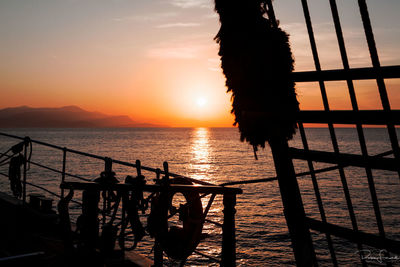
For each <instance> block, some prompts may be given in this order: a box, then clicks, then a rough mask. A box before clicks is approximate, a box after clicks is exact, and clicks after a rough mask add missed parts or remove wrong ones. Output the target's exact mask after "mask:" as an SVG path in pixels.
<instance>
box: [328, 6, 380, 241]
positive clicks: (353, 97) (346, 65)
mask: <svg viewBox="0 0 400 267" xmlns="http://www.w3.org/2000/svg"><path fill="white" fill-rule="evenodd" d="M329 3H330V6H331V11H332V17H333V21H334V25H335V30H336V37H337V40H338V44H339V48H340V55H341V58H342V64H343V68H344V69H345V70H349V68H350V66H349V61H348V58H347V52H346V47H345V43H344V38H343V32H342V27H341V25H340V18H339V12H338V10H337V5H336V0H329ZM346 82H347V87H348V90H349V94H350V99H351V105H352V107H353V110H355V111H358V103H357V98H356V93H355V90H354V84H353V81H352V80H350V79H347V81H346ZM356 127H357V134H358V140H359V143H360V148H361V153H362V155H363V156H364V157H366V158H367V157H368V150H367V145H366V142H365V136H364V131H363V128H362V126H361V124H360V123H357V124H356ZM365 172H366V175H367V180H368V187H369V191H370V194H371V200H372V205H373V208H374V213H375V218H376V223H377V226H378V230H379V235H380V236H381V237H382V238H385V230H384V226H383V221H382V216H381V212H380V208H379V202H378V198H377V195H376V189H375V183H374V178H373V175H372V171H371V168H370V167H369V166H365Z"/></svg>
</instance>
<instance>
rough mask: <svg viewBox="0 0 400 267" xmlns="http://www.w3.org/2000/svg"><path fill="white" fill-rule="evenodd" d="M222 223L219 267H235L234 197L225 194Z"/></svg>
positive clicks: (233, 195)
mask: <svg viewBox="0 0 400 267" xmlns="http://www.w3.org/2000/svg"><path fill="white" fill-rule="evenodd" d="M223 204H224V211H223V212H224V223H223V225H222V256H221V266H236V239H235V213H236V210H235V205H236V195H235V194H229V193H225V194H224V197H223Z"/></svg>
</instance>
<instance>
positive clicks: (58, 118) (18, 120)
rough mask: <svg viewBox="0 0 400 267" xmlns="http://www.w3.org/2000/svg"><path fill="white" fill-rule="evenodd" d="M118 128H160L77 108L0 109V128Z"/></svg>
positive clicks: (26, 107) (24, 107) (128, 118)
mask: <svg viewBox="0 0 400 267" xmlns="http://www.w3.org/2000/svg"><path fill="white" fill-rule="evenodd" d="M92 127H93V128H96V127H100V128H112V127H115V128H119V127H121V128H122V127H162V125H156V124H150V123H141V122H136V121H133V120H132V119H131V118H130V117H128V116H109V115H105V114H103V113H100V112H89V111H86V110H84V109H82V108H80V107H77V106H65V107H60V108H32V107H28V106H20V107H12V108H5V109H0V128H92Z"/></svg>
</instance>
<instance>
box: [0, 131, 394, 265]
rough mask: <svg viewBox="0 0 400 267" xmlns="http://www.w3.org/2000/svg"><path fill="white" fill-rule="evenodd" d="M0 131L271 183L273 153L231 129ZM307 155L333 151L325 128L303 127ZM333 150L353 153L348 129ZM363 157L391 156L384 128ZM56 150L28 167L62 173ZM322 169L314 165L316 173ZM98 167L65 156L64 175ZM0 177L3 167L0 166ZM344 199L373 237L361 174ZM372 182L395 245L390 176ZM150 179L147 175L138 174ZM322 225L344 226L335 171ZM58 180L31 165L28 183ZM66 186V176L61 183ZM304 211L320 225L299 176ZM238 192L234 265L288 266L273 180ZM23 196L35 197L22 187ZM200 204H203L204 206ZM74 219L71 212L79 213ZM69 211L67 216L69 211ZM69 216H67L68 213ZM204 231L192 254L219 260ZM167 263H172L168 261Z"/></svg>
mask: <svg viewBox="0 0 400 267" xmlns="http://www.w3.org/2000/svg"><path fill="white" fill-rule="evenodd" d="M1 132H6V133H10V134H15V135H18V136H30V137H31V138H32V139H36V140H40V141H44V142H48V143H52V144H56V145H59V146H65V147H68V148H71V149H76V150H80V151H85V152H89V153H93V154H98V155H101V156H108V157H111V158H113V159H118V160H122V161H128V162H135V160H136V159H140V160H141V163H142V165H145V166H149V167H153V168H162V163H163V162H164V161H167V162H168V163H169V167H170V171H171V172H174V173H178V174H182V175H185V176H190V177H193V178H196V179H200V180H203V181H207V182H211V183H214V184H220V183H224V182H230V181H238V180H248V179H256V178H266V177H273V176H274V175H275V170H274V165H273V161H272V155H271V152H270V150H269V149H268V148H266V149H265V150H261V151H259V153H258V156H259V160H255V159H254V156H253V150H252V148H251V147H250V146H249V145H247V144H246V143H241V142H240V141H239V134H238V132H237V129H233V128H211V129H208V128H193V129H192V128H168V129H154V128H151V129H3V130H1ZM306 132H307V137H308V140H309V145H310V148H311V149H314V150H325V151H333V149H332V145H331V142H330V138H329V132H328V130H327V129H307V130H306ZM336 133H337V136H338V141H339V146H340V150H341V151H342V152H348V153H355V154H360V153H361V152H360V149H359V144H358V139H357V133H356V130H355V129H337V132H336ZM365 134H366V140H367V146H368V151H369V154H371V155H374V154H378V153H382V152H385V151H388V150H390V149H391V148H390V143H389V139H388V135H387V132H386V130H385V129H366V130H365ZM15 143H16V141H15V140H12V139H9V138H4V137H0V151H1V152H4V151H5V150H7V148H9V147H10V146H11V145H12V144H15ZM291 145H292V146H294V147H302V145H301V142H300V140H299V135H297V136H296V138H295V139H294V140H293V141H291ZM61 160H62V152H61V151H58V150H54V149H51V148H46V147H43V146H40V145H36V144H34V145H33V153H32V161H34V162H38V163H41V164H45V165H47V166H50V167H52V168H55V169H59V170H61ZM326 166H329V165H327V164H315V168H316V169H318V168H323V167H326ZM306 167H307V166H306V163H305V162H302V161H295V168H296V170H297V171H307V168H306ZM113 168H114V171H115V172H116V173H117V177H118V178H119V179H120V180H121V181H123V179H124V178H125V177H126V175H135V172H136V171H135V169H132V168H128V167H121V166H117V165H114V166H113ZM103 169H104V165H103V162H101V161H99V160H96V159H90V158H86V157H83V156H77V155H73V154H68V155H67V169H66V171H67V172H68V173H72V174H76V175H80V176H83V177H86V178H90V179H92V178H96V177H98V176H99V174H100V172H101V171H102V170H103ZM0 171H1V172H6V171H7V166H2V167H0ZM345 174H346V177H347V179H348V183H349V188H350V194H351V197H352V201H353V205H354V208H355V212H356V216H357V221H358V223H359V228H360V229H361V230H362V231H365V232H368V233H377V232H378V230H377V229H378V228H377V226H376V220H375V216H374V212H373V209H372V203H371V198H370V194H369V189H368V183H367V178H366V175H365V170H363V169H361V168H346V169H345ZM373 174H374V179H375V183H376V190H377V195H378V200H379V204H380V207H381V212H382V217H383V221H384V227H385V230H386V233H387V236H388V237H389V238H393V239H396V240H399V239H400V229H399V228H398V225H400V216H399V215H400V214H399V213H400V212H399V207H400V194H399V193H398V192H399V190H400V183H399V177H398V176H397V173H393V172H386V171H374V172H373ZM145 175H146V178H147V179H148V180H149V181H151V180H152V179H154V178H155V176H154V174H151V173H145ZM317 177H318V182H319V187H320V191H321V196H322V199H323V204H324V208H325V211H326V214H327V220H328V222H331V223H335V224H338V225H341V226H345V227H349V228H351V222H350V219H349V215H348V212H347V208H346V203H345V200H344V194H343V190H342V187H341V183H340V179H339V176H338V171H331V172H327V173H323V174H319V175H318V176H317ZM60 179H61V175H60V174H55V173H53V172H50V171H47V170H44V169H42V168H39V167H37V166H33V165H32V166H31V168H30V170H29V172H28V181H29V182H33V183H36V184H39V185H42V186H44V187H46V188H48V189H49V190H51V191H55V192H59V189H58V186H59V183H60ZM68 179H69V180H73V179H72V178H68ZM299 184H300V189H301V192H302V197H303V202H304V205H305V210H306V213H307V215H308V216H310V217H313V218H316V219H320V215H319V212H318V207H317V203H316V200H315V196H314V193H313V187H312V183H311V179H310V177H308V176H307V177H304V178H299ZM0 187H1V189H2V191H7V190H8V181H7V179H6V178H5V177H2V178H1V177H0ZM238 187H240V188H242V189H243V194H242V195H239V196H238V199H237V206H236V209H237V214H236V226H237V235H236V238H237V259H238V260H237V262H238V264H239V265H241V266H274V265H293V264H294V258H293V255H292V249H291V247H290V238H289V235H288V231H287V228H286V223H285V220H284V217H283V212H282V204H281V199H280V193H279V187H278V185H277V182H276V181H273V182H268V183H261V184H252V185H241V186H238ZM28 190H29V191H36V190H35V189H34V188H31V187H28ZM221 201H222V200H221V198H217V199H216V200H215V201H214V204H213V206H212V208H211V209H210V212H209V218H210V219H212V220H214V221H219V222H222V204H221ZM206 203H207V198H205V199H204V202H203V205H204V206H205V205H206ZM74 208H75V213H76V214H78V213H79V212H78V209H76V207H74V206H72V209H74ZM72 213H73V212H72ZM73 214H74V213H73ZM204 231H205V232H207V233H209V234H210V237H209V238H207V239H206V240H204V241H203V242H202V243H201V244H200V245H199V251H201V252H204V253H207V254H210V255H213V256H215V257H219V255H220V244H221V238H220V233H221V230H220V229H219V228H218V227H215V226H214V225H211V224H206V225H205V227H204ZM313 240H314V244H315V247H316V251H317V256H318V259H319V262H320V264H321V265H329V264H330V256H329V253H328V251H327V249H326V247H327V245H326V239H325V236H324V235H321V234H318V233H313ZM334 246H335V249H336V252H337V257H338V261H339V263H340V265H354V264H357V262H358V261H359V256H358V250H357V248H356V246H355V245H352V244H349V243H347V242H345V241H344V240H341V239H338V238H334ZM138 250H139V251H140V252H141V253H143V254H145V255H149V256H150V257H151V256H152V254H151V245H150V240H149V239H145V240H144V241H143V242H142V243H141V244H140V247H139V248H138ZM188 263H189V264H190V265H212V262H210V261H209V260H207V259H204V258H202V257H200V256H192V257H191V258H190V260H189V262H188ZM170 264H171V265H173V264H174V263H173V262H171V263H170Z"/></svg>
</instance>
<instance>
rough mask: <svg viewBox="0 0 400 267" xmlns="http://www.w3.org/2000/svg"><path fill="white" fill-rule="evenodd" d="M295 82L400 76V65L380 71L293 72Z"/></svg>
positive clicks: (372, 69)
mask: <svg viewBox="0 0 400 267" xmlns="http://www.w3.org/2000/svg"><path fill="white" fill-rule="evenodd" d="M292 77H293V80H294V81H295V82H318V81H346V80H367V79H371V80H372V79H377V78H383V79H392V78H400V66H398V65H395V66H385V67H380V68H379V70H378V71H376V69H374V68H372V67H371V68H354V69H349V70H344V69H336V70H323V71H302V72H294V73H293V74H292Z"/></svg>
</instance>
